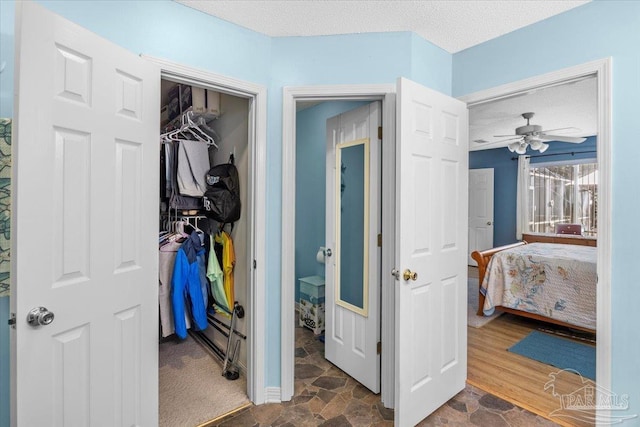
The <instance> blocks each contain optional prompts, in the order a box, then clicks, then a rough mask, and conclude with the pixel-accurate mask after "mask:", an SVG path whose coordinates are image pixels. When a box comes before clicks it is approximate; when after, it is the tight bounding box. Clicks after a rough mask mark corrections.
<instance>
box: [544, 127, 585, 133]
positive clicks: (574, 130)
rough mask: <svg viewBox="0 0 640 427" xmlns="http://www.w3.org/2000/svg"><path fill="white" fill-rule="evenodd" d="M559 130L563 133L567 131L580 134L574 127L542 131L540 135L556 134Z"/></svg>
mask: <svg viewBox="0 0 640 427" xmlns="http://www.w3.org/2000/svg"><path fill="white" fill-rule="evenodd" d="M559 130H563V131H568V130H570V131H571V132H580V129H578V128H576V127H568V128H557V129H544V130H543V131H542V133H547V132H558V131H559Z"/></svg>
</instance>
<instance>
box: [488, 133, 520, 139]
mask: <svg viewBox="0 0 640 427" xmlns="http://www.w3.org/2000/svg"><path fill="white" fill-rule="evenodd" d="M507 136H512V137H514V138H515V137H520V136H521V135H515V134H513V133H512V134H511V135H493V137H494V138H506V137H507Z"/></svg>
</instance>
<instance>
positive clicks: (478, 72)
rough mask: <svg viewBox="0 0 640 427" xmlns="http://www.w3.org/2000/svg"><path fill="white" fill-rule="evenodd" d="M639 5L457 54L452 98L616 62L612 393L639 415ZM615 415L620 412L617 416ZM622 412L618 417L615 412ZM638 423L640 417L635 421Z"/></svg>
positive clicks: (577, 13)
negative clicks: (599, 62)
mask: <svg viewBox="0 0 640 427" xmlns="http://www.w3.org/2000/svg"><path fill="white" fill-rule="evenodd" d="M639 46H640V2H629V1H594V2H591V3H588V4H586V5H584V6H581V7H578V8H576V9H573V10H571V11H569V12H566V13H563V14H561V15H558V16H556V17H553V18H550V19H547V20H545V21H543V22H540V23H538V24H534V25H531V26H529V27H526V28H524V29H522V30H519V31H514V32H512V33H509V34H507V35H505V36H503V37H500V38H498V39H495V40H492V41H488V42H486V43H484V44H482V45H479V46H477V47H474V48H470V49H467V50H465V51H462V52H460V53H457V54H455V55H454V56H453V93H454V95H455V96H458V95H464V94H469V93H472V92H476V91H479V90H482V89H487V88H490V87H493V86H496V85H500V84H505V83H508V82H512V81H517V80H520V79H523V78H526V77H531V76H535V75H538V74H542V73H547V72H550V71H554V70H558V69H561V68H564V67H568V66H573V65H578V64H581V63H584V62H588V61H592V60H595V59H600V58H605V57H611V58H612V63H613V97H612V106H613V135H612V137H613V142H612V144H613V146H612V151H613V159H612V173H613V177H612V180H613V193H612V199H613V209H612V216H611V218H604V220H605V221H609V222H610V224H611V225H612V231H613V235H612V241H613V253H612V257H611V258H612V272H611V275H612V282H611V284H610V286H611V297H612V301H611V313H612V314H611V316H612V329H611V334H612V345H611V354H612V366H611V369H612V388H613V391H614V392H616V393H618V394H625V393H626V394H629V398H630V399H629V410H628V411H627V413H629V414H640V388H639V387H638V384H640V364H639V363H638V361H639V360H640V339H638V325H640V310H638V308H637V301H638V297H640V290H639V289H640V288H639V287H638V277H637V276H638V274H637V268H636V265H637V254H638V248H637V246H638V243H637V242H638V240H639V239H640V227H638V212H640V198H639V197H636V196H634V195H635V194H637V184H638V182H640V167H638V160H639V159H640V144H639V143H638V111H639V110H638V100H639V99H640V48H639ZM616 412H617V411H616ZM616 415H618V414H616ZM635 423H636V424H635V425H637V423H638V420H637V419H636V420H635Z"/></svg>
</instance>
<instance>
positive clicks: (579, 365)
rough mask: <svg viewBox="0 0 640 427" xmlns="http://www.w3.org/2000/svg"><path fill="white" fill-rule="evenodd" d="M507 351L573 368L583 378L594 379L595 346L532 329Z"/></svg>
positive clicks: (550, 363) (552, 364)
mask: <svg viewBox="0 0 640 427" xmlns="http://www.w3.org/2000/svg"><path fill="white" fill-rule="evenodd" d="M509 351H510V352H512V353H516V354H519V355H521V356H524V357H528V358H529V359H533V360H537V361H538V362H542V363H546V364H547V365H551V366H555V367H556V368H559V369H574V370H576V371H578V372H579V373H580V375H582V376H583V377H585V378H590V379H592V380H594V381H595V379H596V348H595V347H592V346H590V345H586V344H582V343H579V342H575V341H570V340H568V339H565V338H560V337H556V336H553V335H549V334H545V333H543V332H538V331H533V332H531V333H530V334H529V335H527V336H526V337H524V338H523V339H522V340H521V341H520V342H518V343H517V344H514V345H513V346H511V347H510V348H509Z"/></svg>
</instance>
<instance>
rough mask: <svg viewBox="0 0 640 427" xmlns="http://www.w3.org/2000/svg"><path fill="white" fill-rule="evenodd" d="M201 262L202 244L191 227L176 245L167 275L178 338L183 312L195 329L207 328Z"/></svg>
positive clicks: (183, 332) (182, 335)
mask: <svg viewBox="0 0 640 427" xmlns="http://www.w3.org/2000/svg"><path fill="white" fill-rule="evenodd" d="M201 262H204V248H203V246H202V244H201V242H200V237H199V236H198V233H197V232H195V231H194V232H193V233H191V235H190V236H189V238H188V239H187V240H185V242H184V243H183V244H182V245H181V246H180V249H178V253H177V254H176V260H175V264H174V268H173V276H172V278H171V306H172V308H173V317H174V325H175V331H176V335H178V337H180V338H181V339H185V338H186V337H187V325H186V322H185V320H184V318H185V313H188V314H189V315H190V316H191V320H192V321H193V323H194V326H195V327H196V328H197V330H204V329H206V328H207V324H208V323H207V307H206V305H207V301H205V299H206V298H204V297H203V290H202V289H203V286H202V283H201V271H202V270H201V267H200V263H201ZM202 268H204V267H202ZM205 290H206V288H205Z"/></svg>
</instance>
